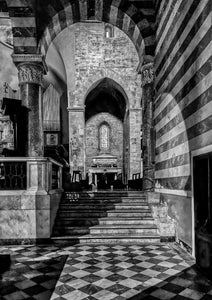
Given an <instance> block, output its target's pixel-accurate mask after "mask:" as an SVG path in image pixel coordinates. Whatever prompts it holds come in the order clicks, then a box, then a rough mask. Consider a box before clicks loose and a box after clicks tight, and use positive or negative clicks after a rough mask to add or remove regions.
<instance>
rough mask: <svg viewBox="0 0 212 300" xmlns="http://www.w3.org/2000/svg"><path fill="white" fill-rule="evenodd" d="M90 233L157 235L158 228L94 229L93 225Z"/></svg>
mask: <svg viewBox="0 0 212 300" xmlns="http://www.w3.org/2000/svg"><path fill="white" fill-rule="evenodd" d="M90 234H94V235H97V234H100V235H102V234H104V235H114V236H117V235H119V234H121V235H122V234H123V235H124V234H126V235H129V236H130V235H136V234H140V235H141V236H142V235H156V234H157V229H155V228H153V229H144V228H143V229H141V228H133V229H129V228H126V229H120V228H114V229H108V228H105V229H93V228H92V227H91V228H90Z"/></svg>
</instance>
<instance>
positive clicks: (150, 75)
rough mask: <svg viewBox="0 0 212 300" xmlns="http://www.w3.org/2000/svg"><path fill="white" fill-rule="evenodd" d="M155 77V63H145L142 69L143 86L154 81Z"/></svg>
mask: <svg viewBox="0 0 212 300" xmlns="http://www.w3.org/2000/svg"><path fill="white" fill-rule="evenodd" d="M154 78H155V72H154V65H153V63H148V64H146V65H144V66H143V67H142V71H141V81H142V86H145V85H146V84H150V83H152V82H153V81H154Z"/></svg>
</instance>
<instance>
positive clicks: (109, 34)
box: [105, 25, 114, 38]
mask: <svg viewBox="0 0 212 300" xmlns="http://www.w3.org/2000/svg"><path fill="white" fill-rule="evenodd" d="M113 36H114V32H113V27H112V26H110V25H106V26H105V37H106V38H112V37H113Z"/></svg>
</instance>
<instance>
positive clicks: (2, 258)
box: [0, 254, 11, 280]
mask: <svg viewBox="0 0 212 300" xmlns="http://www.w3.org/2000/svg"><path fill="white" fill-rule="evenodd" d="M10 266H11V258H10V255H9V254H0V280H1V279H2V276H3V274H4V273H5V272H7V271H9V270H10Z"/></svg>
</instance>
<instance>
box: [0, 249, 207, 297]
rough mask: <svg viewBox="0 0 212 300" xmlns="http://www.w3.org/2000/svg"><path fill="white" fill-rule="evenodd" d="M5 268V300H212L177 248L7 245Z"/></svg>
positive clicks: (2, 258) (1, 286)
mask: <svg viewBox="0 0 212 300" xmlns="http://www.w3.org/2000/svg"><path fill="white" fill-rule="evenodd" d="M9 258H10V259H11V266H9ZM0 266H1V268H0V272H1V273H2V280H1V281H0V295H1V296H0V299H2V300H5V299H7V300H13V299H14V300H19V299H20V300H21V299H40V300H49V299H52V300H59V299H60V300H64V299H70V300H81V299H84V300H91V299H92V300H96V299H97V300H98V299H101V300H111V299H113V300H124V299H131V300H136V299H152V300H154V299H162V300H165V299H179V300H191V299H193V300H199V299H202V300H207V299H212V283H211V282H210V281H208V280H207V279H206V278H205V277H203V276H202V275H200V274H199V272H198V271H197V269H196V267H195V265H194V260H193V259H192V258H191V257H190V256H189V255H188V254H186V253H185V252H184V251H183V250H181V249H180V248H179V247H178V246H177V245H176V244H156V245H128V246H125V245H96V246H93V245H92V246H90V245H76V246H69V247H58V246H54V245H53V246H52V245H47V246H5V247H0Z"/></svg>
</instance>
